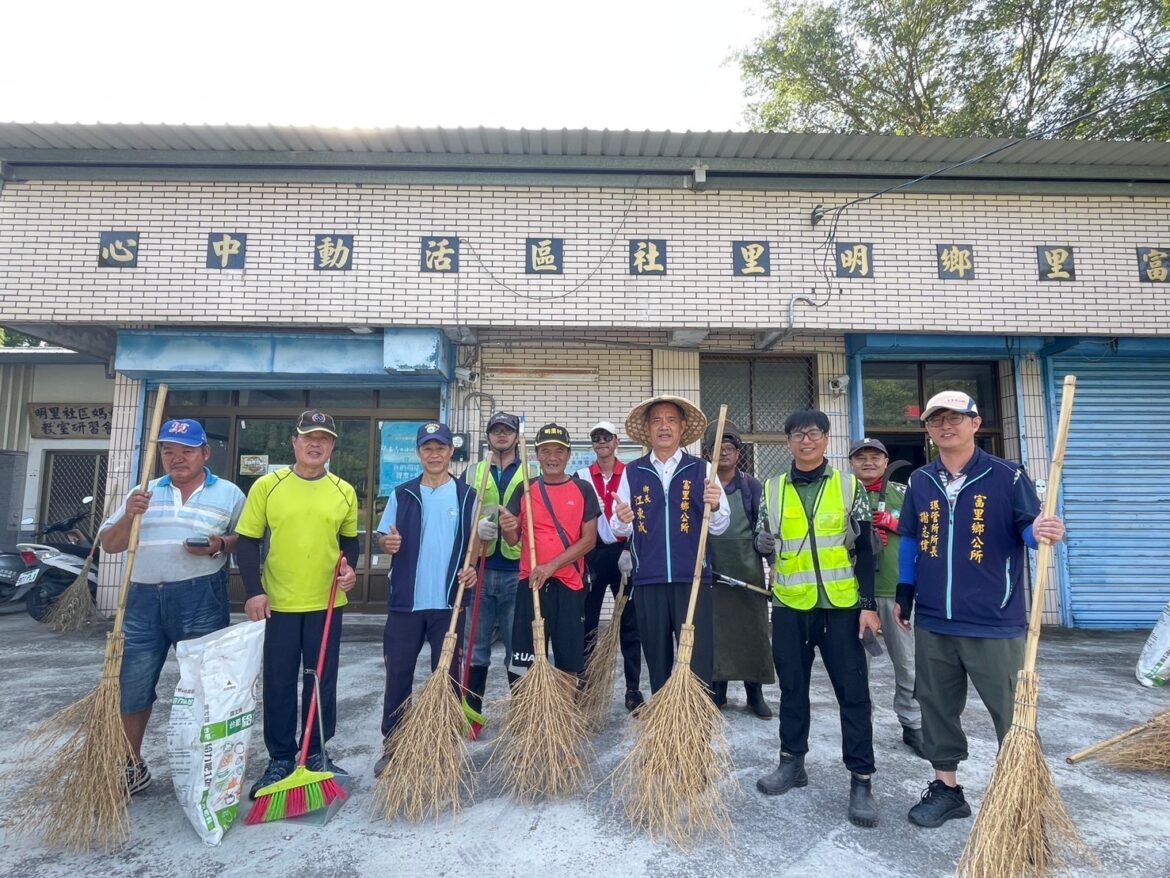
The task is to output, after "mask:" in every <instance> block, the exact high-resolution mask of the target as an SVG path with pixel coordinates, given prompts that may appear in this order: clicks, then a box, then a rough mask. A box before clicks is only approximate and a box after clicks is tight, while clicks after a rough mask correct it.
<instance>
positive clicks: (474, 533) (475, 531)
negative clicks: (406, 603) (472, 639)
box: [447, 452, 499, 646]
mask: <svg viewBox="0 0 1170 878" xmlns="http://www.w3.org/2000/svg"><path fill="white" fill-rule="evenodd" d="M480 462H481V463H482V464H483V472H482V473H480V476H479V490H478V491H476V492H475V505H474V506H473V507H471V536H469V537H468V538H467V553H466V554H465V555H464V556H463V566H462V567H460V568H459V571H460V573H462V572H463V571H464V570H465V569H467V568H468V567H470V566H471V559H472V558H474V557H475V550H476V548H477V547H478V546H479V510H480V509H481V508H482V506H483V492H484V491H485V490H486V489H487V477H488V471H489V470H490V469H491V468H492V456H491V452H488V456H487V458H485V459H484V460H482V461H480ZM496 539H499V535H498V534H497V535H496ZM456 578H457V579H458V577H456ZM462 607H463V583H462V582H460V583H459V588H458V589H456V591H455V604H454V606H452V607H451V621H450V622H449V623H448V624H447V633H448V634H454V633H455V626H456V625H458V624H459V613H460V612H461V610H462ZM472 645H473V646H474V644H472Z"/></svg>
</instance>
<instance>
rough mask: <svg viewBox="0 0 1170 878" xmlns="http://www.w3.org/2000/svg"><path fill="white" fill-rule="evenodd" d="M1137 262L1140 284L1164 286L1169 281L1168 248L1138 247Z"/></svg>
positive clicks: (1169, 253)
mask: <svg viewBox="0 0 1170 878" xmlns="http://www.w3.org/2000/svg"><path fill="white" fill-rule="evenodd" d="M1137 261H1138V277H1140V278H1141V280H1142V283H1151V284H1164V283H1166V282H1167V281H1168V280H1170V247H1138V248H1137Z"/></svg>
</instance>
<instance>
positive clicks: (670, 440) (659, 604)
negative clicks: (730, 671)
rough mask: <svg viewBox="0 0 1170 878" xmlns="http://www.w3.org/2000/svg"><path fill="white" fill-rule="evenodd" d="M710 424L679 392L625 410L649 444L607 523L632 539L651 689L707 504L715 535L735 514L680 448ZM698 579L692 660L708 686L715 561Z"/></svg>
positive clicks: (685, 595)
mask: <svg viewBox="0 0 1170 878" xmlns="http://www.w3.org/2000/svg"><path fill="white" fill-rule="evenodd" d="M706 426H707V419H706V417H704V415H703V413H702V412H701V411H699V408H698V406H696V405H695V404H694V403H693V402H691V401H690V400H687V399H683V398H682V397H678V396H666V395H664V396H655V397H652V398H650V399H647V400H645V401H644V402H641V403H639V404H638V405H637V406H635V407H634V409H633V410H632V411H631V412H630V414H629V416H628V417H627V418H626V434H627V435H628V436H629V437H630V438H631V439H634V440H636V441H638V442H641V443H642V445H644V446H646V447H647V448H649V449H650V452H649V453H648V454H647V455H646V456H645V457H640V458H638V459H637V460H636V461H634V462H633V463H631V464H630V465H629V466H627V467H626V468H625V471H624V472H623V473H622V479H621V482H619V483H618V489H617V500H616V501H615V503H614V511H613V515H612V516H611V517H610V520H609V523H610V527H611V528H612V529H613V532H614V533H615V534H617V535H618V536H624V537H629V539H630V551H631V555H632V558H633V562H634V571H633V575H632V577H631V581H632V586H633V596H634V606H635V608H636V610H635V612H636V615H637V619H638V636H639V637H640V638H641V640H642V651H643V653H645V656H646V667H647V669H648V670H649V672H650V691H651V693H654V692H657V691H658V690H659V689H661V688H662V686H663V685H664V684H665V683H666V681H667V680H668V679H669V678H670V672H671V668H672V667H673V666H674V651H675V644H676V642H677V639H678V636H679V632H680V630H681V628H682V624H683V622H684V621H686V614H687V606H688V604H689V603H690V594H691V582H692V579H693V577H694V572H695V563H696V560H697V555H698V551H699V531H700V530H701V526H702V521H703V505H702V504H704V503H705V504H707V505H708V506H710V507H711V510H712V511H711V518H710V521H709V533H710V534H711V535H712V536H717V535H719V534H721V533H723V532H724V531H725V530H727V525H728V523H729V522H730V520H731V513H730V510H729V508H728V505H727V497H726V496H725V495H724V493H723V487H722V486H721V485H720V484H719V480H718V479H716V478H708V467H707V463H706V462H705V461H703V460H702V459H701V458H698V457H695V456H694V455H691V454H688V453H687V452H685V451H683V446H684V445H689V444H690V443H692V442H695V441H697V440H698V439H699V437H700V436H702V435H703V430H704V429H705V428H706ZM708 550H709V549H708ZM701 582H702V584H701V585H700V588H699V595H698V601H697V603H696V606H695V617H694V625H695V644H694V649H693V651H692V653H691V668H692V670H693V671H694V672H695V675H696V676H697V677H698V678H699V679H700V680H702V681H703V682H704V683H706V684H707V685H708V686H710V685H711V681H712V677H713V674H714V663H715V651H714V649H715V648H714V628H713V627H712V621H711V619H712V617H711V565H710V564H709V563H708V562H707V560H706V559H705V558H704V559H703V572H702V581H701Z"/></svg>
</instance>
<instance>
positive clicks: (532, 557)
mask: <svg viewBox="0 0 1170 878" xmlns="http://www.w3.org/2000/svg"><path fill="white" fill-rule="evenodd" d="M520 469H521V470H522V471H523V476H522V478H523V479H524V523H525V530H527V531H528V575H529V576H531V575H532V571H533V570H535V569H536V531H535V528H533V526H532V492H531V491H530V490H529V484H528V440H527V439H525V438H524V419H523V418H521V419H520ZM549 514H552V510H551V509H550V510H549ZM529 591H531V592H532V608H533V616H532V621H533V624H535V623H536V622H541V623H543V622H544V618H543V617H542V616H541V615H540V593H539V591H538V590H537V589H535V588H530V589H529ZM537 649H539V650H540V651H541V653H543V652H544V644H543V643H539V644H533V652H534V653H535V652H536V650H537Z"/></svg>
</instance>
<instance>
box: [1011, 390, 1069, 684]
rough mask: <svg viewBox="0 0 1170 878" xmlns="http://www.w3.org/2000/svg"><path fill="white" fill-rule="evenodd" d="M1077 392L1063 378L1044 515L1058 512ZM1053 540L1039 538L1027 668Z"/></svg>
mask: <svg viewBox="0 0 1170 878" xmlns="http://www.w3.org/2000/svg"><path fill="white" fill-rule="evenodd" d="M1076 393H1077V378H1076V376H1075V375H1066V376H1065V377H1064V391H1063V393H1062V394H1061V398H1060V423H1059V425H1058V426H1057V428H1056V442H1055V444H1054V445H1053V447H1052V463H1050V464H1049V465H1048V493H1046V494H1045V495H1044V508H1043V510H1042V512H1041V514H1043V515H1045V516H1051V515H1055V514H1056V500H1057V495H1058V494H1059V493H1060V474H1061V471H1062V470H1063V469H1064V448H1065V446H1066V445H1067V444H1068V429H1069V423H1070V422H1071V421H1072V411H1073V399H1074V398H1075V397H1076ZM1053 548H1054V547H1053V543H1052V542H1051V541H1049V540H1045V539H1041V540H1040V549H1039V551H1038V552H1037V553H1036V582H1035V583H1034V585H1033V587H1032V612H1031V614H1030V615H1029V616H1028V640H1027V645H1026V646H1025V649H1024V671H1025V672H1026V673H1029V674H1031V673H1032V672H1033V671H1035V670H1036V654H1037V652H1039V650H1040V620H1041V618H1042V617H1043V615H1044V593H1045V591H1047V588H1048V567H1049V565H1050V564H1051V563H1052V552H1053Z"/></svg>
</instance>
